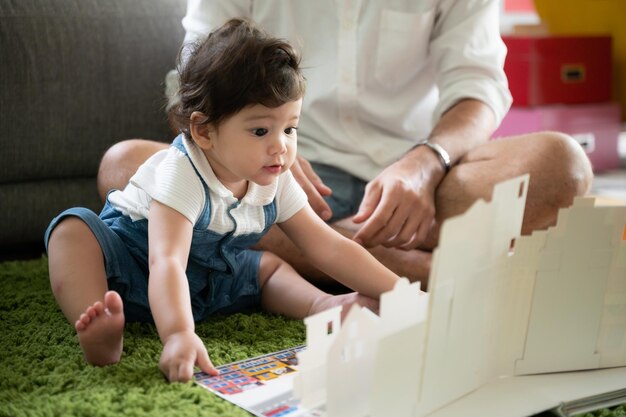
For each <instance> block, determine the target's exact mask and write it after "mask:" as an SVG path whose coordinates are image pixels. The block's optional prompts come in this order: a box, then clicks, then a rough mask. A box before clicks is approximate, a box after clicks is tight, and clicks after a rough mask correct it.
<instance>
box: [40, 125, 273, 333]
mask: <svg viewBox="0 0 626 417" xmlns="http://www.w3.org/2000/svg"><path fill="white" fill-rule="evenodd" d="M172 146H174V147H176V148H178V149H179V150H180V151H181V152H182V153H184V154H185V155H186V156H187V158H189V155H188V153H187V150H186V149H185V147H184V145H183V142H182V137H181V136H179V137H178V138H176V140H175V141H174V143H173V144H172ZM189 161H190V162H191V164H192V166H193V167H194V170H195V171H196V174H197V175H198V177H199V178H200V180H201V182H202V186H203V188H204V193H205V205H204V208H203V210H202V213H201V214H200V216H199V218H198V220H197V222H196V224H194V226H193V236H192V240H191V248H190V253H189V259H188V263H187V270H186V274H187V279H188V282H189V291H190V295H191V307H192V311H193V317H194V320H196V321H200V320H204V319H206V318H207V317H208V316H209V315H211V314H215V313H232V312H236V311H242V310H247V309H251V308H254V307H258V305H259V304H260V285H259V279H258V272H259V262H260V259H261V255H262V252H258V251H255V250H251V249H249V248H250V247H252V246H253V245H255V244H256V243H257V242H258V241H259V239H261V237H262V236H263V235H264V234H265V233H267V231H268V229H269V228H270V227H271V225H272V224H274V222H275V221H276V216H277V214H276V201H275V200H274V201H272V202H271V203H269V204H267V205H265V206H264V207H263V211H264V214H265V228H264V229H263V231H261V232H260V233H252V234H247V235H239V236H234V235H233V232H230V233H226V234H219V233H216V232H213V231H211V230H208V226H209V222H210V219H211V199H210V197H209V188H208V186H207V184H206V182H205V181H204V179H203V178H202V176H201V175H200V174H199V173H198V170H197V168H196V167H195V166H194V165H193V162H192V161H191V158H189ZM238 205H239V201H238V202H236V203H235V204H233V205H231V206H230V208H229V214H230V210H232V209H234V208H235V207H237V206H238ZM67 216H77V217H79V218H81V219H82V220H83V221H84V222H85V223H86V224H87V225H88V226H89V227H90V228H91V230H92V232H93V233H94V235H95V236H96V238H97V239H98V242H99V243H100V246H101V248H102V251H103V254H104V258H105V269H106V274H107V280H108V285H109V289H111V290H114V291H117V292H118V293H120V295H121V296H122V299H123V300H124V312H125V315H126V320H127V321H144V322H152V321H153V319H152V315H151V313H150V306H149V302H148V275H149V273H148V272H149V271H148V220H147V219H142V220H138V221H133V220H131V218H130V217H128V216H125V215H123V214H122V213H121V212H119V211H118V210H116V209H115V208H113V206H112V205H111V204H110V203H109V202H108V201H107V203H106V204H105V206H104V208H103V209H102V212H101V213H100V216H99V217H98V216H96V215H95V213H93V212H92V211H91V210H89V209H86V208H81V207H78V208H72V209H69V210H66V211H64V212H63V213H61V214H60V215H59V216H57V217H56V218H55V219H53V220H52V222H51V223H50V226H49V227H48V230H47V231H46V236H45V241H46V244H47V242H48V240H49V236H50V233H51V231H52V230H53V229H54V227H56V225H58V223H59V222H60V221H61V220H62V219H63V218H65V217H67ZM230 217H231V219H233V222H235V219H234V218H233V216H232V215H231V216H230Z"/></svg>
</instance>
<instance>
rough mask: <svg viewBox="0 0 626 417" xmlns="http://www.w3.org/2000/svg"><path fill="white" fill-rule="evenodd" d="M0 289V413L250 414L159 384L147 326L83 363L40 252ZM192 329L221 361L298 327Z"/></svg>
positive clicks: (266, 323)
mask: <svg viewBox="0 0 626 417" xmlns="http://www.w3.org/2000/svg"><path fill="white" fill-rule="evenodd" d="M0 294H1V295H0V417H22V416H29V417H30V416H41V417H57V416H58V417H71V416H85V417H105V416H107V417H108V416H110V417H118V416H177V417H178V416H180V417H184V416H194V417H195V416H249V415H250V414H248V413H247V412H245V411H243V410H241V409H239V408H237V407H235V406H233V405H231V404H230V403H228V402H226V401H224V400H222V399H220V398H219V397H217V396H215V395H212V394H211V393H209V392H208V391H206V390H205V389H204V388H201V387H199V386H196V385H194V384H193V383H191V382H189V383H186V384H181V383H176V384H168V383H166V382H165V380H164V378H163V376H162V375H161V373H160V372H159V370H158V368H157V363H158V360H159V355H160V352H161V342H160V341H159V337H158V335H157V332H156V329H155V328H154V326H152V325H147V324H138V323H130V324H128V325H127V326H126V330H125V333H124V354H123V356H122V361H121V362H120V363H119V364H117V365H114V366H108V367H105V368H97V367H93V366H90V365H88V364H86V363H85V361H84V360H83V358H82V353H81V350H80V348H79V346H78V339H77V337H76V334H75V333H74V330H73V328H72V326H70V325H69V324H68V323H67V322H66V320H65V318H64V316H63V314H62V313H61V311H60V310H59V308H58V307H57V305H56V302H55V300H54V298H53V296H52V293H51V291H50V286H49V283H48V267H47V260H46V258H42V259H39V260H33V261H14V262H3V263H0ZM196 331H197V333H198V334H199V335H200V337H201V338H202V339H203V340H204V341H205V343H206V346H207V348H208V351H209V355H210V356H211V360H212V361H213V363H214V364H215V365H222V364H226V363H229V362H234V361H237V360H242V359H246V358H251V357H254V356H258V355H261V354H264V353H269V352H274V351H277V350H281V349H285V348H288V347H293V346H297V345H300V344H302V343H304V331H305V330H304V326H303V324H302V322H301V321H299V320H289V319H286V318H283V317H280V316H275V315H270V314H264V313H255V314H249V315H245V314H236V315H233V316H229V317H222V316H220V317H215V318H212V319H210V320H209V321H207V322H205V323H201V324H198V325H197V327H196ZM542 415H545V414H542ZM596 416H598V417H600V416H601V417H619V416H624V417H626V407H624V406H620V407H617V408H615V409H612V410H599V411H596V412H594V413H587V414H584V417H596ZM390 417H393V416H390Z"/></svg>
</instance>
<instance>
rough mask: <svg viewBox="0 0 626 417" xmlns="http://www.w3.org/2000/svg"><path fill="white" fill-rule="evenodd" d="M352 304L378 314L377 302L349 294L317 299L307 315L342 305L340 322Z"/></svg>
mask: <svg viewBox="0 0 626 417" xmlns="http://www.w3.org/2000/svg"><path fill="white" fill-rule="evenodd" d="M353 304H358V305H360V306H361V307H367V308H369V309H370V310H372V311H373V312H374V313H376V314H378V308H379V302H378V300H375V299H373V298H370V297H366V296H364V295H361V294H359V293H356V292H352V293H349V294H340V295H330V294H326V295H324V296H323V297H320V298H318V299H317V300H315V301H314V302H313V305H312V306H311V309H310V310H309V315H313V314H315V313H320V312H322V311H325V310H328V309H330V308H333V307H337V306H340V305H342V306H343V309H342V310H341V321H343V319H344V318H345V317H346V315H347V314H348V312H349V311H350V307H352V305H353Z"/></svg>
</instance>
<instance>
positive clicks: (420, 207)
mask: <svg viewBox="0 0 626 417" xmlns="http://www.w3.org/2000/svg"><path fill="white" fill-rule="evenodd" d="M494 129H495V117H494V115H493V112H492V111H491V109H490V108H489V107H488V106H487V105H485V104H484V103H482V102H480V101H477V100H463V101H460V102H459V103H457V104H456V105H454V106H453V107H452V108H451V109H450V110H448V111H447V112H446V113H444V115H443V116H442V117H441V119H440V121H439V123H437V125H436V126H435V128H434V129H433V131H432V133H431V135H430V138H429V141H430V142H432V143H436V144H438V145H440V146H441V147H443V148H444V149H445V150H446V151H447V152H448V154H449V155H450V160H451V163H452V165H454V164H455V163H457V162H458V161H460V160H461V159H462V158H463V155H465V154H466V153H467V152H468V151H469V150H470V149H473V148H474V147H476V146H479V145H481V144H483V143H486V142H487V141H488V140H489V138H490V136H491V134H492V133H493V131H494ZM444 176H445V167H444V166H443V164H442V163H441V161H440V159H439V156H438V155H437V154H436V153H435V152H434V151H433V150H432V149H430V148H428V147H427V146H418V147H416V148H413V149H412V150H411V151H409V152H408V153H407V154H406V155H405V156H404V157H402V158H401V159H400V160H398V161H397V162H395V163H394V164H392V165H390V166H389V167H387V168H386V169H385V170H384V171H383V172H382V173H381V174H380V175H379V176H378V177H376V178H375V179H374V180H373V181H371V182H370V183H369V184H368V185H367V188H366V193H365V197H364V198H363V201H362V203H361V206H360V208H359V211H358V213H357V214H356V215H355V216H354V218H353V221H354V222H355V223H363V226H362V227H361V229H360V230H359V231H358V232H357V233H356V234H355V235H354V240H356V241H358V242H360V243H362V244H363V245H365V246H367V247H373V246H377V245H383V246H386V247H404V248H407V249H408V248H415V247H418V246H420V245H421V244H422V243H423V242H424V241H425V240H426V238H427V237H428V234H429V232H430V230H431V227H432V226H433V222H434V220H435V191H436V189H437V187H438V185H439V183H440V182H441V181H442V180H443V178H444Z"/></svg>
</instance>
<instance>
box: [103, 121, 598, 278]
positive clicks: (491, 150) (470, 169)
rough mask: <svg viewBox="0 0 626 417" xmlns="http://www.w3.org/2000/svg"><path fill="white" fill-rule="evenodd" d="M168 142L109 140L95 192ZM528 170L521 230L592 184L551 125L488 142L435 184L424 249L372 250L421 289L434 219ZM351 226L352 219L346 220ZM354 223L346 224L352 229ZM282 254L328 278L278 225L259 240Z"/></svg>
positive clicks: (586, 167)
mask: <svg viewBox="0 0 626 417" xmlns="http://www.w3.org/2000/svg"><path fill="white" fill-rule="evenodd" d="M165 146H166V145H164V144H160V143H156V142H149V141H142V140H133V141H125V142H121V143H120V144H117V145H115V146H114V147H112V148H111V149H110V150H109V151H108V152H107V153H106V154H105V156H104V158H103V160H102V163H101V166H100V172H99V173H98V191H99V192H100V195H101V197H102V196H103V195H106V192H108V190H110V189H112V188H123V187H124V186H125V185H126V183H127V182H128V179H129V178H130V177H131V176H132V174H133V173H134V172H135V170H136V169H137V167H138V166H139V164H140V163H141V162H143V160H145V159H147V158H148V157H149V156H150V155H152V154H153V153H154V152H156V151H158V150H160V149H163V148H164V147H165ZM526 173H530V183H529V188H528V194H527V199H526V210H525V214H524V221H523V225H522V233H523V234H529V233H530V232H532V231H533V230H537V229H545V228H547V227H549V226H551V225H553V224H554V223H555V221H556V216H557V214H558V210H559V209H560V208H562V207H568V206H570V205H571V204H572V201H573V199H574V197H576V196H579V195H584V194H586V193H587V192H588V191H589V188H590V187H591V181H592V179H593V174H592V171H591V166H590V164H589V161H588V159H587V157H586V155H585V154H584V152H583V150H582V148H581V147H580V145H578V143H576V142H575V141H574V140H573V139H572V138H570V137H568V136H567V135H562V134H559V133H552V132H542V133H533V134H529V135H523V136H517V137H511V138H505V139H499V140H495V141H491V142H489V143H487V144H485V145H483V146H481V147H479V148H476V149H475V150H473V151H471V152H469V153H468V154H467V155H466V156H465V157H464V158H463V159H462V160H461V161H460V162H459V163H458V164H457V165H455V166H454V167H453V168H452V170H450V172H449V173H448V175H446V177H445V178H444V180H443V181H442V183H441V184H440V185H439V188H438V189H437V195H436V207H437V214H436V220H437V222H436V224H435V227H433V230H432V232H431V235H430V236H429V238H428V240H427V242H426V243H425V245H424V247H423V249H424V251H422V250H410V251H405V250H400V249H387V248H384V247H382V246H379V247H376V248H372V249H371V250H370V252H371V253H372V254H373V255H374V256H375V257H376V258H377V259H378V260H379V261H381V262H382V263H383V264H384V265H385V266H387V267H388V268H389V269H391V270H392V271H394V272H395V273H396V274H398V275H400V276H406V277H407V278H409V279H410V280H412V281H413V280H420V281H422V284H423V285H422V288H424V289H425V288H426V285H427V282H426V281H427V279H428V275H429V273H430V261H431V257H430V253H429V251H430V250H432V249H433V248H434V247H436V246H437V243H438V240H439V226H440V224H441V223H442V222H443V221H444V220H445V219H448V218H450V217H452V216H456V215H459V214H462V213H463V212H465V211H466V210H467V209H468V208H469V207H470V206H471V205H472V204H473V203H474V202H475V201H476V200H478V199H485V200H489V199H490V198H491V193H492V190H493V187H494V185H495V184H497V183H498V182H501V181H503V180H506V179H510V178H514V177H516V176H519V175H523V174H526ZM352 225H353V224H352ZM354 227H356V226H351V222H350V221H349V220H344V221H341V222H339V223H338V224H337V225H336V226H335V228H336V229H337V230H339V231H340V232H341V233H342V234H344V235H346V236H348V237H350V236H352V235H353V234H354ZM351 229H352V230H351ZM257 248H258V249H260V250H267V251H270V252H274V253H277V254H280V256H281V258H283V259H284V260H285V261H286V262H288V263H289V264H290V265H292V266H293V267H294V268H295V269H296V270H297V271H298V272H299V273H300V274H301V275H303V276H304V277H306V278H307V279H309V280H311V281H312V282H314V283H330V282H332V280H331V279H329V278H328V277H326V276H325V275H324V274H322V273H321V272H319V271H318V270H317V269H316V268H314V267H313V266H311V265H310V264H309V263H308V262H307V261H306V260H305V259H304V258H303V256H302V255H301V253H300V252H299V250H298V249H297V248H296V247H295V245H294V244H293V243H292V242H291V241H289V239H287V237H286V236H285V235H284V234H283V233H282V232H281V231H280V230H279V229H278V228H276V227H274V228H272V230H271V231H270V233H268V234H267V235H266V236H265V237H264V238H263V239H262V240H261V242H259V245H258V246H257Z"/></svg>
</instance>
